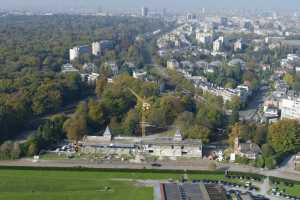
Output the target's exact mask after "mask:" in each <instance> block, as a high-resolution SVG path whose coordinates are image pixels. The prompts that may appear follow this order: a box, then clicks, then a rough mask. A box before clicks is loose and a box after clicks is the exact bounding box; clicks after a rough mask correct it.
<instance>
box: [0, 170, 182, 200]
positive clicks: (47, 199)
mask: <svg viewBox="0 0 300 200" xmlns="http://www.w3.org/2000/svg"><path fill="white" fill-rule="evenodd" d="M180 176H181V175H180V174H179V175H176V174H167V173H166V174H164V173H128V172H80V171H51V170H49V171H44V170H42V171H39V170H0V199H1V200H2V199H5V200H19V199H20V200H41V199H42V200H52V199H55V200H56V199H60V200H69V199H70V200H73V199H76V200H86V199H89V200H100V199H109V200H118V199H124V200H150V199H151V200H152V199H153V188H152V187H144V186H139V185H138V184H137V183H136V182H135V181H129V180H128V181H123V180H116V179H120V178H124V179H168V178H173V179H178V178H179V177H180ZM107 186H108V187H110V188H111V190H110V191H103V190H104V188H105V187H107Z"/></svg>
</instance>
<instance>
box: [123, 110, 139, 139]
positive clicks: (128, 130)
mask: <svg viewBox="0 0 300 200" xmlns="http://www.w3.org/2000/svg"><path fill="white" fill-rule="evenodd" d="M122 127H123V131H124V134H125V135H130V136H132V135H136V133H137V130H138V128H139V114H138V113H137V112H136V110H135V109H131V110H130V111H129V112H128V113H127V116H126V118H125V119H124V121H123V124H122Z"/></svg>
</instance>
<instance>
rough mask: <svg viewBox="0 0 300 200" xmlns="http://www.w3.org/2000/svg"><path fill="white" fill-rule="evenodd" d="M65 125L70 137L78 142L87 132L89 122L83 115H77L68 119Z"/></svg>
mask: <svg viewBox="0 0 300 200" xmlns="http://www.w3.org/2000/svg"><path fill="white" fill-rule="evenodd" d="M63 127H64V130H65V131H66V133H67V137H68V139H69V140H71V141H74V142H75V143H76V144H77V143H78V141H79V140H81V139H82V137H83V136H84V135H85V134H87V133H86V132H87V122H86V118H85V116H83V115H75V116H74V117H72V118H70V119H68V120H67V121H66V122H65V123H64V126H63Z"/></svg>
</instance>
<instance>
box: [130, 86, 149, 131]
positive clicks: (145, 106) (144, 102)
mask: <svg viewBox="0 0 300 200" xmlns="http://www.w3.org/2000/svg"><path fill="white" fill-rule="evenodd" d="M128 90H129V91H130V92H131V93H132V94H133V95H134V96H135V97H136V98H137V100H138V101H139V102H140V103H141V105H142V121H141V122H140V126H141V129H142V137H145V136H146V115H145V114H146V112H148V111H149V110H150V108H151V105H150V103H148V102H147V100H146V97H143V98H142V97H140V96H139V95H138V94H137V93H136V92H135V91H134V90H132V89H131V88H128Z"/></svg>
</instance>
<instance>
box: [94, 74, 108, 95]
mask: <svg viewBox="0 0 300 200" xmlns="http://www.w3.org/2000/svg"><path fill="white" fill-rule="evenodd" d="M106 86H107V78H106V77H104V76H101V77H100V78H99V79H98V80H97V81H96V88H95V93H96V95H97V97H98V98H100V97H101V96H102V93H103V91H104V89H105V88H106Z"/></svg>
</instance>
